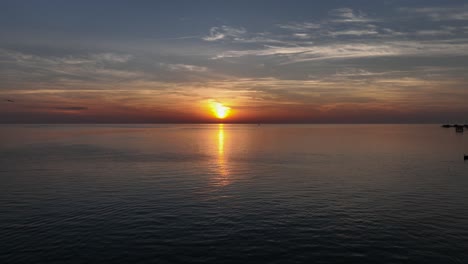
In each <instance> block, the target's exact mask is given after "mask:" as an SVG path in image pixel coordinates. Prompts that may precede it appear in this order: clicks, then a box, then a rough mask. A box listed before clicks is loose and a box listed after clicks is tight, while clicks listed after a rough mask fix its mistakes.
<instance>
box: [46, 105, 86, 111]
mask: <svg viewBox="0 0 468 264" xmlns="http://www.w3.org/2000/svg"><path fill="white" fill-rule="evenodd" d="M54 109H57V110H69V111H82V110H88V107H84V106H58V107H54Z"/></svg>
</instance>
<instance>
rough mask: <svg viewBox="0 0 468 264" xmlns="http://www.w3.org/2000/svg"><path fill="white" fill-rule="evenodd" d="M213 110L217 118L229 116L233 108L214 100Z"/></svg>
mask: <svg viewBox="0 0 468 264" xmlns="http://www.w3.org/2000/svg"><path fill="white" fill-rule="evenodd" d="M211 111H212V112H213V114H214V115H215V117H216V118H219V119H224V118H226V117H228V116H229V114H230V112H231V108H230V107H227V106H225V105H223V104H222V103H218V102H212V103H211Z"/></svg>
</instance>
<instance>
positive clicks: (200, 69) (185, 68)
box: [162, 64, 208, 72]
mask: <svg viewBox="0 0 468 264" xmlns="http://www.w3.org/2000/svg"><path fill="white" fill-rule="evenodd" d="M162 65H164V66H166V67H167V68H168V69H170V70H171V71H189V72H207V71H208V68H207V67H203V66H196V65H190V64H162Z"/></svg>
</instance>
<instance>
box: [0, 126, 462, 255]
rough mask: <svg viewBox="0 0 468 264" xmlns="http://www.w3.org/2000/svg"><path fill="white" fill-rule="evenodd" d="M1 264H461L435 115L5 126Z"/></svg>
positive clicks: (457, 167) (455, 182)
mask: <svg viewBox="0 0 468 264" xmlns="http://www.w3.org/2000/svg"><path fill="white" fill-rule="evenodd" d="M0 147H1V148H0V150H1V151H0V175H1V176H0V234H1V236H0V263H146V262H151V263H182V262H184V263H185V262H193V263H468V162H464V161H463V153H464V152H465V153H467V154H468V134H467V133H465V135H463V134H456V133H455V132H454V130H453V129H444V128H440V127H439V126H438V125H261V126H257V125H3V126H0Z"/></svg>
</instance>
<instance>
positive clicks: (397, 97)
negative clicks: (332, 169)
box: [0, 0, 468, 123]
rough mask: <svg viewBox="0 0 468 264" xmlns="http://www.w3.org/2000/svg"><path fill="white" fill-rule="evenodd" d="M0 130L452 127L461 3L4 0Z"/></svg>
mask: <svg viewBox="0 0 468 264" xmlns="http://www.w3.org/2000/svg"><path fill="white" fill-rule="evenodd" d="M0 5H1V6H0V7H1V8H0V35H1V38H0V96H1V98H2V102H1V103H0V122H1V123H173V122H174V123H180V122H183V123H199V122H216V118H213V115H212V114H210V111H209V109H210V106H212V105H213V103H221V104H223V105H225V106H226V107H229V108H230V109H229V110H230V114H229V116H228V118H226V119H225V120H224V122H234V123H252V122H253V123H257V122H263V123H268V122H273V123H284V122H286V123H296V122H299V123H434V122H436V123H437V122H463V121H465V120H464V119H465V118H466V116H467V114H468V104H467V103H466V102H467V101H468V88H467V74H466V70H467V65H468V4H467V3H466V2H465V1H434V0H429V1H428V0H424V1H391V0H387V1H288V2H285V1H277V0H271V1H261V0H260V1H196V2H193V1H177V0H176V1H138V2H136V3H133V2H130V1H119V0H117V1H21V0H20V1H16V0H15V1H5V0H4V1H1V3H0Z"/></svg>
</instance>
